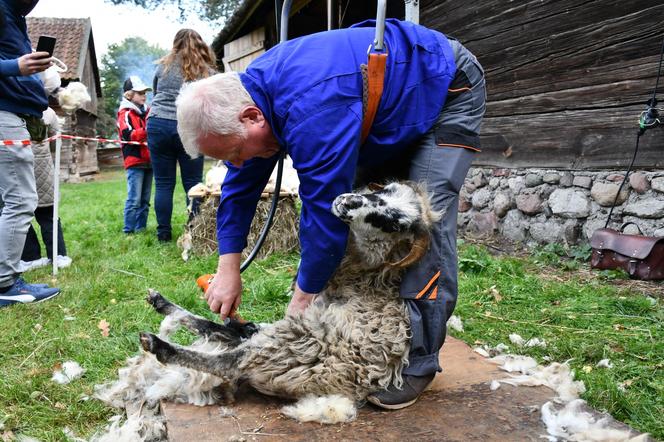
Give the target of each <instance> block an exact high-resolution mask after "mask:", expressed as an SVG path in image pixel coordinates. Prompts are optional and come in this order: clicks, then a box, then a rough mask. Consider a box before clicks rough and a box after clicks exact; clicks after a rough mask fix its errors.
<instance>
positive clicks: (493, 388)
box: [489, 379, 500, 391]
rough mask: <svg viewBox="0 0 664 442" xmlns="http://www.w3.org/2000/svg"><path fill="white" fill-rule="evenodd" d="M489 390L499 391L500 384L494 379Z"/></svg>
mask: <svg viewBox="0 0 664 442" xmlns="http://www.w3.org/2000/svg"><path fill="white" fill-rule="evenodd" d="M489 388H490V389H491V391H496V390H498V389H499V388H500V382H498V381H497V380H495V379H494V380H493V381H491V385H489Z"/></svg>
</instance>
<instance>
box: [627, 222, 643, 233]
mask: <svg viewBox="0 0 664 442" xmlns="http://www.w3.org/2000/svg"><path fill="white" fill-rule="evenodd" d="M623 233H626V234H628V235H641V229H640V228H639V226H637V225H636V224H627V225H626V226H625V228H624V229H623Z"/></svg>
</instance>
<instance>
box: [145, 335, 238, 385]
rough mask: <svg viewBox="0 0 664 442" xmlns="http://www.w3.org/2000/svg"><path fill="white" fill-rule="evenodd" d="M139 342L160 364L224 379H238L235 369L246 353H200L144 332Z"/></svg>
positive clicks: (233, 351) (236, 351) (234, 351)
mask: <svg viewBox="0 0 664 442" xmlns="http://www.w3.org/2000/svg"><path fill="white" fill-rule="evenodd" d="M140 340H141V346H142V347H143V350H145V351H147V352H149V353H152V354H154V355H155V356H156V357H157V360H158V361H159V362H161V363H162V364H174V365H180V366H183V367H187V368H191V369H193V370H197V371H202V372H204V373H210V374H212V375H215V376H219V377H221V378H226V379H236V378H237V377H239V375H240V373H238V372H237V367H238V365H239V363H240V361H241V359H242V358H243V357H244V355H245V353H246V350H237V349H236V350H232V351H230V352H227V353H219V354H209V353H201V352H197V351H193V350H189V349H187V348H184V347H181V346H179V345H175V344H170V343H168V342H165V341H162V340H161V339H159V338H158V337H157V336H155V335H153V334H152V333H146V332H143V333H140Z"/></svg>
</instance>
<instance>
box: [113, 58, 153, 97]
mask: <svg viewBox="0 0 664 442" xmlns="http://www.w3.org/2000/svg"><path fill="white" fill-rule="evenodd" d="M159 58H161V57H160V56H156V55H155V54H144V53H143V54H138V53H135V52H133V51H132V52H125V53H123V54H120V56H118V57H117V58H116V60H115V64H116V66H117V67H118V70H119V72H121V73H122V75H121V76H120V86H119V88H118V89H117V91H116V92H117V93H116V96H118V97H119V96H121V95H122V93H123V90H122V84H123V83H124V81H125V80H126V79H127V78H129V77H130V76H132V75H136V76H137V77H138V78H140V79H141V80H142V81H143V83H145V84H146V85H148V86H150V87H152V79H153V78H154V73H155V71H156V69H157V65H156V64H155V61H156V60H158V59H159ZM153 93H154V92H148V94H147V96H148V101H147V102H148V103H149V102H151V101H152V95H153Z"/></svg>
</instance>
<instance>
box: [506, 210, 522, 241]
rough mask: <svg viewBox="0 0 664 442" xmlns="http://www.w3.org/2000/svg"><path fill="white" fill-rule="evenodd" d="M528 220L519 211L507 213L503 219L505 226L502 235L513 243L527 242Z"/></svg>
mask: <svg viewBox="0 0 664 442" xmlns="http://www.w3.org/2000/svg"><path fill="white" fill-rule="evenodd" d="M525 226H526V220H525V217H524V216H523V215H522V214H521V212H520V211H519V210H517V209H512V210H510V211H509V212H507V215H505V218H504V219H503V225H502V226H501V228H500V233H501V234H502V235H503V236H504V237H505V238H509V239H511V240H512V241H519V242H523V241H525V240H526V227H525Z"/></svg>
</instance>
